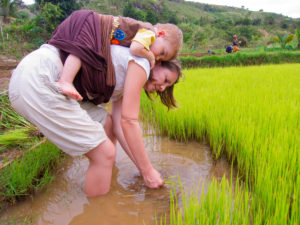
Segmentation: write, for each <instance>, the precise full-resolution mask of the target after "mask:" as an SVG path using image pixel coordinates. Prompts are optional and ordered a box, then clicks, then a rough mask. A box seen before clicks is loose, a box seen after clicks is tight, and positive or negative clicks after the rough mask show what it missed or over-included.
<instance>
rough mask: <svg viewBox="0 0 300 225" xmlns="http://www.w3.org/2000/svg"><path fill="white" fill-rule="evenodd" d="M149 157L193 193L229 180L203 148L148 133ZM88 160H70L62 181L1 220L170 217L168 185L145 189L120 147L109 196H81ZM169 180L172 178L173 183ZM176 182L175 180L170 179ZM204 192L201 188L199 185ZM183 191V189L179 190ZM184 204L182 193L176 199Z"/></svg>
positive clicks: (108, 223) (104, 221) (111, 221)
mask: <svg viewBox="0 0 300 225" xmlns="http://www.w3.org/2000/svg"><path fill="white" fill-rule="evenodd" d="M144 142H145V146H146V149H147V151H148V154H149V158H150V160H151V162H153V165H154V167H155V168H156V169H158V171H160V172H161V174H162V175H163V177H165V178H167V177H172V176H177V175H179V176H180V179H181V182H182V183H183V187H184V190H185V191H187V192H189V191H191V190H192V188H193V187H195V186H197V185H198V184H199V182H200V183H201V182H205V183H209V182H210V181H211V179H212V177H215V178H217V179H221V178H222V176H223V175H224V174H225V175H226V177H227V178H228V177H230V166H228V164H227V163H226V162H225V160H219V161H217V162H215V161H213V160H212V159H211V156H210V150H209V147H208V146H207V145H205V144H199V143H196V142H192V143H188V144H185V143H178V142H175V141H172V140H169V139H167V138H162V137H157V136H155V135H154V134H153V133H152V132H151V130H150V131H149V130H148V131H144ZM87 165H88V161H87V159H86V158H84V157H79V158H74V159H72V158H68V159H67V162H66V164H65V165H64V167H63V168H62V169H61V172H60V174H59V176H57V177H56V179H55V181H54V182H53V183H52V184H51V185H50V187H49V188H48V189H47V190H45V191H43V193H40V194H38V195H36V196H34V198H33V199H29V200H27V201H26V202H22V203H20V204H18V205H17V206H15V207H12V208H9V209H8V210H7V211H6V212H4V214H3V213H2V215H0V216H1V217H2V218H3V217H9V218H19V217H20V215H21V216H24V217H32V218H33V224H40V225H46V224H58V225H63V224H72V225H79V224H82V225H83V224H89V225H93V224H101V225H115V224H122V225H127V224H128V225H135V224H137V225H140V224H155V215H157V216H158V217H160V216H161V215H163V214H165V213H168V208H169V195H170V194H169V193H170V185H167V186H166V187H165V188H161V189H159V190H150V189H148V188H146V187H145V185H144V184H143V180H142V178H141V177H140V175H139V173H138V171H137V169H136V168H135V166H134V165H133V163H132V162H131V161H130V160H129V159H128V157H127V156H126V155H125V154H124V153H123V150H122V149H121V148H120V146H118V147H117V159H116V164H115V167H114V171H113V179H112V185H111V191H110V192H109V194H107V195H106V196H103V197H98V198H87V197H86V196H85V194H84V193H83V189H82V187H83V182H84V175H85V171H86V169H87ZM169 179H170V178H169ZM171 180H173V181H174V182H175V181H177V178H171ZM200 186H201V187H202V185H200ZM177 189H178V191H179V187H177ZM178 197H179V199H180V193H179V194H178Z"/></svg>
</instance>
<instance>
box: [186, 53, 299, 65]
mask: <svg viewBox="0 0 300 225" xmlns="http://www.w3.org/2000/svg"><path fill="white" fill-rule="evenodd" d="M180 61H181V62H182V66H183V67H184V68H197V67H228V66H249V65H262V64H280V63H299V62H300V51H277V52H254V53H244V52H237V53H234V54H227V55H213V56H204V57H201V58H197V57H193V56H189V57H180Z"/></svg>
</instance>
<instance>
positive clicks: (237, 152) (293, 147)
mask: <svg viewBox="0 0 300 225" xmlns="http://www.w3.org/2000/svg"><path fill="white" fill-rule="evenodd" d="M184 73H185V75H186V77H185V80H184V82H179V83H178V84H177V85H176V87H175V97H176V99H177V100H178V103H179V109H177V110H175V111H169V112H168V111H167V110H166V109H165V108H163V107H162V106H161V105H160V104H151V103H150V102H149V100H148V99H147V98H143V99H142V102H141V105H142V107H143V113H144V115H143V118H144V119H145V120H148V121H152V123H153V124H155V126H156V127H157V129H159V130H160V132H161V133H162V134H164V135H168V136H169V137H171V138H174V139H176V140H181V141H189V140H198V141H203V140H206V141H207V142H208V143H209V145H210V147H211V150H212V154H213V156H214V157H215V158H216V159H217V158H219V157H220V156H221V155H222V154H225V155H226V157H227V158H228V159H229V160H230V161H231V162H233V163H234V164H235V165H236V167H237V170H238V172H239V174H240V176H241V178H242V180H243V181H244V186H245V188H244V191H245V192H246V193H247V195H248V196H249V198H248V200H247V202H245V203H242V202H241V203H240V204H239V205H238V207H240V208H241V209H246V208H247V207H248V206H249V212H247V215H248V218H247V221H246V222H243V223H244V224H300V213H299V205H300V202H299V174H300V166H299V165H300V163H299V158H300V151H299V149H300V139H299V137H300V85H299V84H300V76H299V74H300V65H299V64H284V65H267V66H252V67H229V68H215V69H191V70H186V71H184ZM211 194H213V193H211ZM220 198H223V199H224V202H225V203H224V204H227V203H226V202H227V201H229V200H228V199H229V198H228V199H226V198H224V196H221V197H220ZM243 198H244V197H243ZM250 200H251V201H250ZM200 201H201V200H200ZM205 204H207V205H206V207H207V208H210V210H211V211H210V214H209V216H210V217H212V218H210V219H209V220H210V221H212V222H211V223H213V220H212V219H213V215H211V213H213V214H214V213H216V211H215V209H214V207H215V206H214V205H211V204H213V203H212V202H210V201H206V203H205ZM246 204H248V205H246ZM224 213H225V214H228V215H227V217H229V218H231V217H232V215H231V214H233V213H238V212H237V211H236V210H234V211H232V212H230V211H224ZM214 216H215V214H214ZM218 218H221V217H218ZM222 218H223V219H224V221H228V220H227V219H226V218H225V217H222ZM215 219H216V218H215ZM217 223H218V224H222V223H223V222H222V221H221V220H220V219H219V220H218V221H217ZM200 224H201V223H200ZM203 224H204V222H203Z"/></svg>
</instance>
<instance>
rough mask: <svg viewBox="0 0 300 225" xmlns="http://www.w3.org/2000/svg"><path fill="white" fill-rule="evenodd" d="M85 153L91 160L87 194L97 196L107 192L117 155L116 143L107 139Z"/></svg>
mask: <svg viewBox="0 0 300 225" xmlns="http://www.w3.org/2000/svg"><path fill="white" fill-rule="evenodd" d="M85 155H86V156H87V157H88V158H89V161H90V165H89V167H88V170H87V173H86V178H85V192H86V194H87V196H89V197H96V196H99V195H104V194H107V193H108V191H109V189H110V183H111V176H112V167H113V165H114V162H115V156H116V148H115V145H114V144H113V143H112V142H111V141H110V140H109V139H107V140H106V141H104V142H102V143H101V144H100V145H98V146H97V147H96V148H94V149H93V150H91V151H89V152H88V153H86V154H85Z"/></svg>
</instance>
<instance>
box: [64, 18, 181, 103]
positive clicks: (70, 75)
mask: <svg viewBox="0 0 300 225" xmlns="http://www.w3.org/2000/svg"><path fill="white" fill-rule="evenodd" d="M99 16H100V20H101V17H103V16H104V15H101V14H100V15H99ZM182 36H183V35H182V32H181V30H180V29H179V28H178V27H177V26H176V25H174V24H168V23H167V24H156V25H154V26H153V25H152V24H150V23H145V22H141V21H137V20H134V19H131V18H128V17H121V16H119V17H113V22H112V30H111V36H110V37H111V42H110V43H111V44H117V45H122V46H126V47H130V52H131V54H133V55H135V56H138V57H142V58H146V59H148V61H149V63H150V68H153V67H154V65H155V62H156V61H169V60H171V59H174V58H175V57H176V56H177V53H178V51H179V49H180V46H181V44H182ZM80 67H81V60H80V59H79V58H78V57H76V56H75V55H72V54H70V55H69V56H68V57H67V59H66V61H65V64H64V68H63V71H62V74H61V76H60V79H59V80H58V83H59V85H60V87H61V90H62V92H63V94H65V95H67V96H68V97H70V98H73V99H75V100H79V101H81V100H82V99H83V98H82V96H81V95H80V93H79V92H78V91H77V90H76V88H75V87H74V85H73V80H74V78H75V76H76V74H77V72H78V71H79V69H80Z"/></svg>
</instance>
